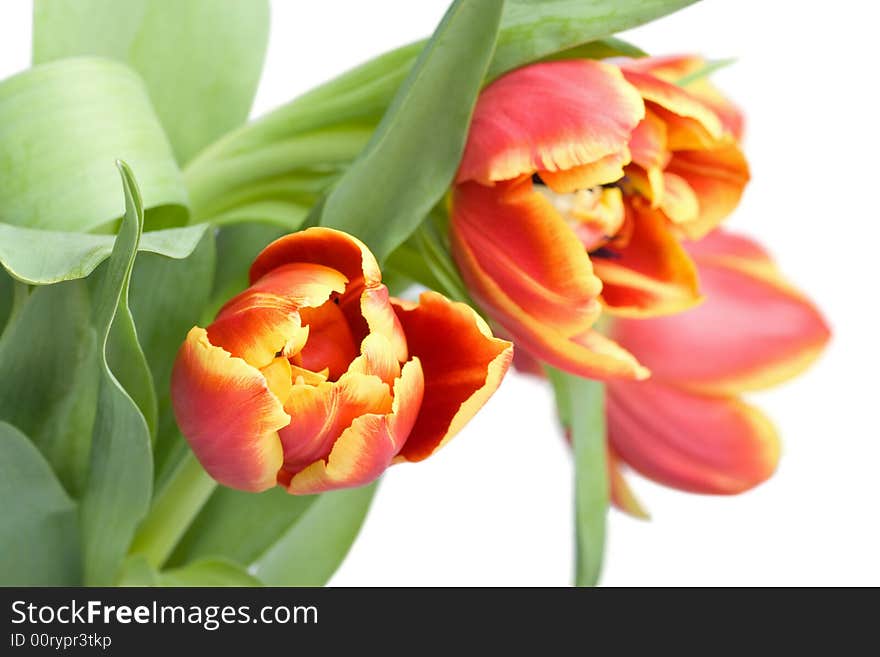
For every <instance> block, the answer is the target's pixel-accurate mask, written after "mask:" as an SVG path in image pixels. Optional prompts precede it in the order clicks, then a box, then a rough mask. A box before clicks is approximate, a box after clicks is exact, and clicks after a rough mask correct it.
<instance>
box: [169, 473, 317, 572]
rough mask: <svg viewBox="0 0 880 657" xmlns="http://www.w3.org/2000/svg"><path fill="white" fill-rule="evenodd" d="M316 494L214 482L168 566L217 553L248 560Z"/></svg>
mask: <svg viewBox="0 0 880 657" xmlns="http://www.w3.org/2000/svg"><path fill="white" fill-rule="evenodd" d="M319 499H320V497H319V496H317V495H308V496H294V495H290V494H289V493H287V492H286V491H285V490H284V489H283V488H280V487H279V488H273V489H271V490H267V491H266V492H264V493H258V494H254V493H244V492H242V491H237V490H232V489H231V488H225V487H222V486H221V487H219V488H217V489H216V490H215V491H214V493H213V495H211V497H210V498H209V500H208V502H207V503H206V504H205V505H204V506H203V507H202V510H201V511H200V513H199V515H198V516H197V517H196V519H195V520H194V521H193V523H192V524H191V525H190V527H189V530H188V531H187V532H186V534H185V535H184V536H183V539H182V540H181V541H180V543H179V544H178V545H177V549H176V550H175V551H174V553H173V554H172V555H171V558H170V559H169V561H168V564H169V565H170V566H180V565H182V564H184V563H187V562H190V561H193V560H196V559H203V558H207V557H211V556H219V557H223V558H225V559H230V560H232V561H235V562H237V563H243V564H251V563H253V562H254V561H256V560H257V559H259V558H260V557H261V556H262V555H264V554H265V553H266V552H267V551H268V550H270V549H271V548H272V546H273V545H275V544H276V543H277V542H278V541H279V540H281V538H282V537H284V536H285V534H286V533H287V532H288V531H289V530H290V528H291V527H293V526H296V524H297V523H298V522H299V521H300V520H301V519H302V517H303V514H305V513H306V512H307V511H308V509H309V508H310V507H311V506H312V505H313V504H314V503H315V502H316V501H317V500H319Z"/></svg>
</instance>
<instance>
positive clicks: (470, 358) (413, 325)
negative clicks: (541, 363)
mask: <svg viewBox="0 0 880 657" xmlns="http://www.w3.org/2000/svg"><path fill="white" fill-rule="evenodd" d="M395 310H396V312H397V315H398V317H400V323H401V325H402V326H403V330H404V332H405V333H406V337H407V341H408V343H409V347H410V353H412V355H413V357H414V358H417V359H418V360H419V362H420V363H421V366H422V369H423V371H424V375H425V391H424V399H423V401H422V405H421V409H420V410H419V413H418V418H417V419H416V421H415V426H414V427H413V430H412V433H411V434H410V436H409V439H408V440H407V441H406V444H405V445H404V446H403V449H402V450H401V452H400V457H401V459H402V460H407V461H420V460H422V459H425V458H427V457H428V456H430V455H431V454H433V453H434V452H435V451H436V450H437V449H439V448H440V447H442V446H443V445H444V444H445V443H446V442H448V441H449V440H450V439H451V438H452V437H453V436H454V435H455V434H456V433H458V431H459V430H460V429H461V427H463V426H464V425H465V424H466V423H467V422H468V421H469V420H470V419H471V418H472V417H473V416H474V414H476V412H477V411H478V410H480V408H482V406H483V404H485V403H486V401H487V400H488V399H489V397H491V396H492V394H493V393H494V392H495V390H496V389H497V388H498V385H499V384H500V383H501V379H502V377H503V376H504V374H505V373H506V372H507V368H508V366H509V365H510V361H511V358H512V356H513V347H512V345H511V344H510V343H509V342H507V341H506V340H500V339H498V338H494V337H492V334H491V332H490V331H489V327H488V326H486V324H485V322H483V320H482V319H480V317H479V316H478V315H477V314H476V313H475V312H474V311H473V310H472V309H471V308H470V307H469V306H467V305H465V304H463V303H454V302H452V301H449V300H448V299H446V298H445V297H443V296H442V295H439V294H437V293H436V292H424V293H423V294H422V295H421V297H420V299H419V303H418V304H410V303H405V302H402V301H395Z"/></svg>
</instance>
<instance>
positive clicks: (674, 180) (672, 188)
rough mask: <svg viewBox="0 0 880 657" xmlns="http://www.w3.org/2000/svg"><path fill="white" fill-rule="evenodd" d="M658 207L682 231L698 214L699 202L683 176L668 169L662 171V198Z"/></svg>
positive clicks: (695, 219)
mask: <svg viewBox="0 0 880 657" xmlns="http://www.w3.org/2000/svg"><path fill="white" fill-rule="evenodd" d="M660 209H661V210H663V214H665V215H666V216H667V217H668V218H669V220H670V221H671V222H672V223H673V224H676V225H677V226H678V227H679V228H681V229H682V230H683V231H684V230H687V228H688V226H690V224H691V223H692V222H695V221H697V219H698V218H699V216H700V202H699V200H698V199H697V195H696V193H695V192H694V190H693V189H691V187H690V185H688V183H687V181H686V180H685V179H684V178H682V177H681V176H677V175H675V174H674V173H670V172H669V171H668V170H667V171H664V172H663V199H662V200H661V202H660Z"/></svg>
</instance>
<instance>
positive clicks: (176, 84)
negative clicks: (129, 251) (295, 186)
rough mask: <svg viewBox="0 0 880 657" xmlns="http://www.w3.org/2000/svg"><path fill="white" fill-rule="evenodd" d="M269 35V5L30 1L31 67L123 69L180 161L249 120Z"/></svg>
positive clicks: (257, 1) (246, 0)
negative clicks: (91, 59) (88, 58)
mask: <svg viewBox="0 0 880 657" xmlns="http://www.w3.org/2000/svg"><path fill="white" fill-rule="evenodd" d="M268 37H269V3H268V1H267V0H223V2H222V4H218V3H217V1H216V0H176V1H174V2H171V1H170V0H126V1H125V2H119V1H118V0H36V2H35V3H34V63H37V64H39V63H42V62H46V61H50V60H54V59H62V58H65V57H71V56H75V55H100V56H103V57H110V58H114V59H119V60H122V61H123V62H125V63H127V64H128V65H129V66H131V67H132V68H133V69H134V70H136V71H137V72H138V73H139V74H140V75H141V77H142V78H143V79H144V80H145V81H146V84H147V88H148V89H149V93H150V98H151V99H152V101H153V105H154V106H155V108H156V112H157V114H158V115H159V118H160V119H161V121H162V125H163V126H164V127H165V131H166V132H167V134H168V136H169V138H170V140H171V143H172V144H173V145H174V152H175V154H176V155H177V159H178V161H179V162H181V163H185V162H186V161H187V160H189V159H190V158H191V157H192V156H193V155H195V154H196V153H197V152H198V151H199V150H201V149H202V148H203V147H204V146H205V145H207V144H208V143H210V142H211V141H213V140H215V139H217V138H218V137H220V136H221V135H222V134H224V133H225V132H228V131H229V130H231V129H233V128H235V127H236V126H238V125H240V124H242V123H244V121H245V120H246V119H247V116H248V112H249V111H250V107H251V103H252V102H253V98H254V94H255V93H256V90H257V83H258V82H259V79H260V72H261V70H262V67H263V59H264V57H265V53H266V45H267V43H268ZM122 155H124V154H118V156H122ZM132 166H134V163H133V164H132ZM135 170H136V171H138V173H139V175H142V174H140V168H139V167H135ZM141 182H142V184H143V181H141ZM145 197H146V198H147V199H148V200H149V197H148V196H146V192H145Z"/></svg>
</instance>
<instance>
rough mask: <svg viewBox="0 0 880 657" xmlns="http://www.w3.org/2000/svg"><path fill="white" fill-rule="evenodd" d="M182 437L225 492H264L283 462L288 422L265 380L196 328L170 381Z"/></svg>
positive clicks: (179, 356)
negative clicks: (281, 432) (229, 489)
mask: <svg viewBox="0 0 880 657" xmlns="http://www.w3.org/2000/svg"><path fill="white" fill-rule="evenodd" d="M171 399H172V401H173V405H174V412H175V415H176V416H177V423H178V426H179V427H180V431H181V432H182V433H183V435H184V436H186V438H187V440H188V441H189V444H190V446H191V447H192V450H193V452H195V454H196V456H197V457H198V459H199V461H200V462H201V464H202V465H203V466H204V468H205V470H207V471H208V473H209V474H210V475H211V476H212V477H213V478H214V479H216V480H217V481H219V482H220V483H221V484H223V485H225V486H230V487H232V488H237V489H239V490H246V491H254V492H258V491H262V490H266V489H268V488H271V487H272V486H274V485H275V481H276V475H277V473H278V470H279V469H280V468H281V464H282V462H283V458H284V457H283V451H282V448H281V441H280V440H279V439H278V433H277V432H278V431H279V430H281V429H282V428H284V427H286V426H287V424H288V423H289V422H290V417H289V416H288V415H287V414H286V413H285V412H284V408H283V407H282V404H281V402H280V401H279V400H278V398H277V397H275V396H274V395H273V394H272V393H271V392H270V390H269V386H268V384H267V382H266V379H265V378H264V377H263V375H262V374H261V373H260V372H259V371H258V370H257V369H255V368H253V367H252V366H250V365H248V364H247V363H246V362H245V361H244V360H242V359H240V358H235V357H233V356H231V355H230V354H229V352H227V351H225V350H224V349H222V348H220V347H217V346H214V345H213V344H211V342H210V341H209V339H208V334H207V332H206V331H205V329H203V328H199V327H194V328H193V329H192V330H191V331H190V332H189V334H188V335H187V337H186V341H185V342H184V343H183V346H182V347H181V348H180V352H179V354H178V357H177V361H176V362H175V365H174V371H173V373H172V376H171Z"/></svg>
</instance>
